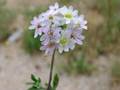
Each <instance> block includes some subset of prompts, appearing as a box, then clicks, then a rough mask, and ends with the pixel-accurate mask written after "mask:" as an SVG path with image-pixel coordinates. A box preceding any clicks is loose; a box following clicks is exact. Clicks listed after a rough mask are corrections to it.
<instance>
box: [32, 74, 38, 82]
mask: <svg viewBox="0 0 120 90" xmlns="http://www.w3.org/2000/svg"><path fill="white" fill-rule="evenodd" d="M31 79H32V80H33V81H35V82H36V81H37V78H36V77H35V75H33V74H31Z"/></svg>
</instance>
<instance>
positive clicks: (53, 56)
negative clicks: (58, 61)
mask: <svg viewBox="0 0 120 90" xmlns="http://www.w3.org/2000/svg"><path fill="white" fill-rule="evenodd" d="M54 58H55V50H54V52H53V54H52V60H51V67H50V75H49V82H48V87H47V90H51V81H52V76H53V66H54Z"/></svg>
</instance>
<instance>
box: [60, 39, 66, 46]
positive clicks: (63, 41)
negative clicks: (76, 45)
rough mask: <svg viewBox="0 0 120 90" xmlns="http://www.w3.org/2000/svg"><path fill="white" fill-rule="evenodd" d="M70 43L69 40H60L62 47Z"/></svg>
mask: <svg viewBox="0 0 120 90" xmlns="http://www.w3.org/2000/svg"><path fill="white" fill-rule="evenodd" d="M67 43H68V39H67V38H64V37H63V38H61V40H60V44H61V45H62V46H65V45H66V44H67Z"/></svg>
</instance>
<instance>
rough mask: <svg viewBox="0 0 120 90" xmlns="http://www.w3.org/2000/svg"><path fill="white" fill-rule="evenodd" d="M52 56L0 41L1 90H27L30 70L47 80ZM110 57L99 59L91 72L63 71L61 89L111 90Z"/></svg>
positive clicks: (59, 89)
mask: <svg viewBox="0 0 120 90" xmlns="http://www.w3.org/2000/svg"><path fill="white" fill-rule="evenodd" d="M49 58H50V57H45V56H44V55H42V54H40V55H34V56H30V55H28V54H26V53H25V52H24V51H23V50H22V49H21V47H20V45H18V44H12V45H9V46H5V45H0V90H27V86H26V84H25V83H26V82H28V81H30V75H31V73H34V74H36V75H38V76H40V77H41V78H42V81H43V83H45V82H46V81H47V79H48V74H49V62H50V61H49V60H48V59H49ZM56 60H57V59H56ZM108 60H109V59H107V58H106V57H100V58H99V59H98V60H96V65H97V66H98V67H99V69H98V71H97V73H95V74H93V75H91V76H77V77H74V76H69V75H67V74H65V73H64V74H61V75H60V84H59V87H58V90H110V88H109V87H110V75H109V70H108V68H109V66H110V62H109V61H108ZM116 90H118V89H116Z"/></svg>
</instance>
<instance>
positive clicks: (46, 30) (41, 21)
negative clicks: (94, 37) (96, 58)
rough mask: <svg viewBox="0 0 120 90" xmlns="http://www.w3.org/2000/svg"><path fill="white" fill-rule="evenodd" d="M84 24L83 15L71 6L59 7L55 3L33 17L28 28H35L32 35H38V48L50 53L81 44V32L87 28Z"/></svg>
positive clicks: (66, 50)
mask: <svg viewBox="0 0 120 90" xmlns="http://www.w3.org/2000/svg"><path fill="white" fill-rule="evenodd" d="M86 24H87V21H86V20H85V19H84V16H83V15H78V11H77V10H75V9H73V7H72V6H70V7H67V6H63V7H59V5H58V3H55V5H54V6H50V7H49V9H48V10H47V11H46V12H43V13H41V14H40V15H39V16H38V17H34V18H33V20H32V21H31V25H30V27H29V29H30V30H35V35H34V37H37V36H40V41H41V44H42V46H41V47H40V49H41V50H44V51H45V53H46V54H51V53H53V51H54V50H55V49H56V50H58V51H59V52H60V53H62V52H68V51H69V50H73V49H74V48H75V46H76V45H82V44H83V40H84V36H83V35H82V32H83V30H85V29H87V26H86Z"/></svg>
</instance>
